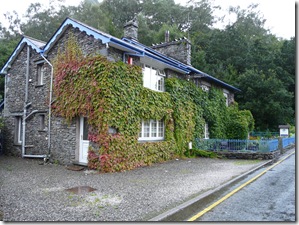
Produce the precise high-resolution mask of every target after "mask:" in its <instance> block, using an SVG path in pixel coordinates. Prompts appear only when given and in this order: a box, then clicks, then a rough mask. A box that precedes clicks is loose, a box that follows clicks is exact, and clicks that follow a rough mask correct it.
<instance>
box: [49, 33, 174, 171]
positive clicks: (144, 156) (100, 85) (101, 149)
mask: <svg viewBox="0 0 299 225" xmlns="http://www.w3.org/2000/svg"><path fill="white" fill-rule="evenodd" d="M69 42H70V43H69ZM75 43H76V41H75V39H74V37H72V36H70V38H69V39H68V43H67V44H66V46H67V47H66V49H65V52H66V53H64V52H63V51H60V52H63V53H58V55H57V57H56V59H55V62H54V67H55V73H54V75H55V76H54V80H55V82H54V95H55V96H56V99H55V102H54V104H53V113H54V114H55V115H57V116H61V117H64V118H66V120H67V121H68V122H71V121H72V120H73V119H75V118H77V117H79V116H86V117H88V123H89V125H90V128H89V136H88V138H89V140H91V141H92V142H93V144H92V146H91V147H90V151H89V156H88V157H89V163H88V166H89V167H90V168H93V169H101V170H102V171H104V172H114V171H123V170H129V169H132V168H135V167H138V166H143V165H150V164H151V163H156V162H160V161H164V160H168V159H171V158H173V157H174V156H175V155H176V154H175V149H176V148H175V141H174V138H173V133H172V132H171V131H172V130H173V120H172V117H171V114H172V105H171V101H170V94H169V93H167V92H164V93H161V92H155V91H152V90H149V89H146V88H143V82H142V72H141V68H140V67H137V66H132V65H128V64H125V63H123V62H110V61H108V60H107V59H106V58H105V57H103V56H100V55H95V56H82V54H81V53H80V49H79V47H78V46H77V45H76V44H75ZM142 119H157V120H160V119H164V121H165V126H166V128H165V129H166V134H165V141H163V142H156V143H140V142H138V134H139V131H140V122H141V120H142ZM111 127H112V128H114V129H115V130H116V131H117V133H116V134H110V133H109V132H108V131H109V128H111Z"/></svg>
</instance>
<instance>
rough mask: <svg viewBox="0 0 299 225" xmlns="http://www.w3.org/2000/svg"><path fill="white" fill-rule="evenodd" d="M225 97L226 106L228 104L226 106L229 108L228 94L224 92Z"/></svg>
mask: <svg viewBox="0 0 299 225" xmlns="http://www.w3.org/2000/svg"><path fill="white" fill-rule="evenodd" d="M223 95H224V97H225V104H226V106H228V93H227V92H223Z"/></svg>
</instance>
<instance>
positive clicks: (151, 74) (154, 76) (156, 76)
mask: <svg viewBox="0 0 299 225" xmlns="http://www.w3.org/2000/svg"><path fill="white" fill-rule="evenodd" d="M142 74H143V87H146V88H149V89H151V90H154V91H159V92H164V91H165V85H164V80H165V73H164V71H163V70H159V69H157V68H155V67H153V66H149V65H146V64H143V68H142Z"/></svg>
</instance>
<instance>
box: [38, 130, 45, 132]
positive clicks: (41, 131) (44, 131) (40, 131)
mask: <svg viewBox="0 0 299 225" xmlns="http://www.w3.org/2000/svg"><path fill="white" fill-rule="evenodd" d="M38 132H47V131H46V130H38Z"/></svg>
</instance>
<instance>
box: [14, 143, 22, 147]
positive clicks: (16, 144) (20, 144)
mask: <svg viewBox="0 0 299 225" xmlns="http://www.w3.org/2000/svg"><path fill="white" fill-rule="evenodd" d="M13 146H22V143H14V144H13Z"/></svg>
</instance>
